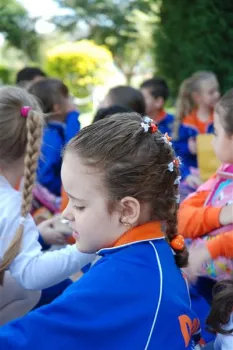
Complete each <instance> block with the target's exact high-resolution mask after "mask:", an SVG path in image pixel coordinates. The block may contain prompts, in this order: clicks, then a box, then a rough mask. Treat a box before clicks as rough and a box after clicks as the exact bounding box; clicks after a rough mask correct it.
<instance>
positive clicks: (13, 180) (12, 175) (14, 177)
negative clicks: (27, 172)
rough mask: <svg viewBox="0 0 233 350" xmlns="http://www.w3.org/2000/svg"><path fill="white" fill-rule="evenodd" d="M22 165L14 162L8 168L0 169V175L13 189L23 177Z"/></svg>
mask: <svg viewBox="0 0 233 350" xmlns="http://www.w3.org/2000/svg"><path fill="white" fill-rule="evenodd" d="M21 161H22V160H21ZM22 164H23V163H20V162H18V161H16V162H15V163H13V164H11V165H10V166H3V167H0V175H1V176H4V177H5V179H6V180H7V181H8V182H9V184H10V185H11V186H12V187H13V188H16V186H17V185H18V183H19V181H20V179H21V177H22V175H23V170H22Z"/></svg>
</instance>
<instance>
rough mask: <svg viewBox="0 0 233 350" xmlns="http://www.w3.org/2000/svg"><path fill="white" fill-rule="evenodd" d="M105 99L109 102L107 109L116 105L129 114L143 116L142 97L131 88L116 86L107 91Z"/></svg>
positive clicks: (144, 108) (139, 92)
mask: <svg viewBox="0 0 233 350" xmlns="http://www.w3.org/2000/svg"><path fill="white" fill-rule="evenodd" d="M105 99H107V100H108V101H109V104H108V107H110V106H113V105H118V106H121V107H125V108H127V109H129V110H130V112H136V113H139V114H141V115H144V114H145V110H146V106H145V101H144V97H143V95H142V93H141V91H140V90H138V89H134V88H133V87H131V86H124V85H122V86H116V87H114V88H112V89H110V90H109V92H108V94H107V96H106V98H105Z"/></svg>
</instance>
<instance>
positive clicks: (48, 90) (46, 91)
mask: <svg viewBox="0 0 233 350" xmlns="http://www.w3.org/2000/svg"><path fill="white" fill-rule="evenodd" d="M28 91H29V92H30V93H31V94H32V95H34V96H36V97H37V99H38V101H39V103H40V105H41V108H42V110H43V112H44V113H46V114H49V113H53V112H54V110H53V108H54V105H55V104H62V103H63V99H64V98H67V97H69V90H68V88H67V86H66V85H65V84H64V83H63V82H62V81H61V80H59V79H51V78H47V79H43V80H39V81H37V82H35V83H32V84H31V85H30V86H29V88H28Z"/></svg>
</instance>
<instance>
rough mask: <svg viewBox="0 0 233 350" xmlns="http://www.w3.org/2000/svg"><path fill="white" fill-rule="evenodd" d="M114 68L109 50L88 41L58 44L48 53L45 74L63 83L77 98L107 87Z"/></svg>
mask: <svg viewBox="0 0 233 350" xmlns="http://www.w3.org/2000/svg"><path fill="white" fill-rule="evenodd" d="M112 65H113V61H112V55H111V53H110V51H108V50H107V49H106V48H105V47H104V46H98V45H96V44H94V43H93V42H92V41H88V40H82V41H79V42H75V43H67V44H63V45H59V46H57V47H54V48H53V49H51V50H49V51H48V52H47V64H46V66H47V67H46V71H47V72H48V74H49V75H51V76H54V77H57V78H59V79H61V80H63V81H64V83H65V84H66V85H67V86H68V87H69V89H70V91H71V93H72V94H73V95H75V96H77V97H86V96H88V95H90V94H91V92H92V89H93V87H94V86H96V85H102V84H104V83H105V81H106V79H107V77H109V74H110V73H111V69H112Z"/></svg>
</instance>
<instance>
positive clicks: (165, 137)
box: [162, 132, 172, 146]
mask: <svg viewBox="0 0 233 350" xmlns="http://www.w3.org/2000/svg"><path fill="white" fill-rule="evenodd" d="M162 139H163V140H164V142H165V143H167V144H168V145H169V146H172V143H171V140H172V138H171V137H170V136H169V135H168V133H167V132H166V133H165V135H164V136H163V137H162Z"/></svg>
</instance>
